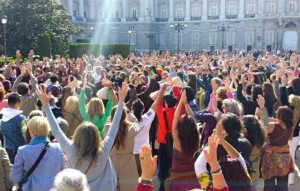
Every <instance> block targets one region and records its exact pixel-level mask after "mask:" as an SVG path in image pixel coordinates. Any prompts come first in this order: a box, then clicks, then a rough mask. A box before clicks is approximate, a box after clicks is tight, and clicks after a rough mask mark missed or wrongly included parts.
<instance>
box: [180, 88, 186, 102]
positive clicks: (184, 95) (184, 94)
mask: <svg viewBox="0 0 300 191" xmlns="http://www.w3.org/2000/svg"><path fill="white" fill-rule="evenodd" d="M180 102H181V103H182V104H183V103H186V90H183V91H182V93H181V97H180Z"/></svg>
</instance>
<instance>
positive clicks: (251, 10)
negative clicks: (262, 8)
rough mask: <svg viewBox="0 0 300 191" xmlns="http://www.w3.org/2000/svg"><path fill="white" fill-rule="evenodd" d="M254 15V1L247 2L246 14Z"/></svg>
mask: <svg viewBox="0 0 300 191" xmlns="http://www.w3.org/2000/svg"><path fill="white" fill-rule="evenodd" d="M254 13H255V0H249V1H248V6H247V14H254Z"/></svg>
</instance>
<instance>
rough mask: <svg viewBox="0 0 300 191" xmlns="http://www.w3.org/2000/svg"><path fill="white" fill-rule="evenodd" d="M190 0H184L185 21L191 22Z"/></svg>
mask: <svg viewBox="0 0 300 191" xmlns="http://www.w3.org/2000/svg"><path fill="white" fill-rule="evenodd" d="M190 13H191V0H185V18H184V20H185V21H189V20H191V14H190Z"/></svg>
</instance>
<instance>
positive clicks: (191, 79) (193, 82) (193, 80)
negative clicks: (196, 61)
mask: <svg viewBox="0 0 300 191" xmlns="http://www.w3.org/2000/svg"><path fill="white" fill-rule="evenodd" d="M187 85H188V86H190V87H191V89H192V90H193V92H194V94H196V92H197V76H196V75H195V74H194V73H192V74H188V79H187Z"/></svg>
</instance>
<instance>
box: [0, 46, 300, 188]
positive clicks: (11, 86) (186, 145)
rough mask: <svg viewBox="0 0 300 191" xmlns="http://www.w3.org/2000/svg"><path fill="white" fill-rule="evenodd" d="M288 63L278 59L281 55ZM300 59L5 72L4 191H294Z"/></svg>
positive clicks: (235, 55)
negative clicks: (261, 190) (261, 186)
mask: <svg viewBox="0 0 300 191" xmlns="http://www.w3.org/2000/svg"><path fill="white" fill-rule="evenodd" d="M278 53H279V52H278ZM299 63H300V57H299V56H298V55H297V52H295V51H288V52H282V53H279V54H272V53H269V52H267V51H263V50H258V51H255V52H249V53H245V52H242V51H236V52H229V51H216V52H213V51H212V52H210V51H205V50H203V51H200V52H181V53H180V54H179V55H174V54H172V53H170V52H168V51H165V52H152V53H148V54H145V53H144V54H138V53H132V54H130V55H129V56H128V57H127V58H122V57H121V56H120V55H112V56H109V57H108V58H105V57H104V56H102V55H100V56H98V57H95V56H92V55H83V56H82V57H81V58H69V59H67V58H64V57H60V56H57V57H56V58H43V59H41V60H39V59H35V58H34V51H32V50H31V51H30V53H29V55H28V59H22V55H21V53H20V51H16V61H15V62H11V63H6V64H4V65H3V67H2V68H1V70H0V73H1V74H0V115H1V120H0V135H1V136H0V139H1V143H2V144H1V145H2V146H1V147H0V162H1V163H0V176H1V177H0V191H8V190H12V189H13V190H24V191H41V190H42V191H48V190H52V191H89V190H91V191H97V190H107V191H115V190H117V191H134V190H136V191H152V190H154V186H153V182H152V179H153V177H154V174H155V173H157V177H158V186H157V190H159V191H167V190H173V191H186V190H214V191H228V190H230V191H250V190H251V191H252V190H258V189H259V183H258V182H259V180H260V179H263V182H264V191H274V190H277V191H286V190H288V189H289V188H288V186H289V185H292V184H294V183H295V173H294V166H295V164H294V163H295V157H296V156H295V154H296V150H297V149H298V145H299V131H300V76H299Z"/></svg>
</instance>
